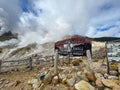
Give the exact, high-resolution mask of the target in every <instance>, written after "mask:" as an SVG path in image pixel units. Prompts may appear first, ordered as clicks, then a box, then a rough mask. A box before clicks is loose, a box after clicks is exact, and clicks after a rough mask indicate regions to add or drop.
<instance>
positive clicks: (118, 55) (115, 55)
mask: <svg viewBox="0 0 120 90" xmlns="http://www.w3.org/2000/svg"><path fill="white" fill-rule="evenodd" d="M106 50H107V58H108V61H109V62H112V61H115V62H120V40H118V41H111V42H107V43H106Z"/></svg>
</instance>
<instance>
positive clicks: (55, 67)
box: [54, 50, 59, 75]
mask: <svg viewBox="0 0 120 90" xmlns="http://www.w3.org/2000/svg"><path fill="white" fill-rule="evenodd" d="M58 59H59V55H58V50H55V60H54V74H55V75H57V74H58Z"/></svg>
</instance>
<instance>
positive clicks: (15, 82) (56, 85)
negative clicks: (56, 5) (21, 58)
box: [0, 42, 120, 90]
mask: <svg viewBox="0 0 120 90" xmlns="http://www.w3.org/2000/svg"><path fill="white" fill-rule="evenodd" d="M48 46H49V44H48V45H46V46H45V47H48ZM93 47H94V48H93V59H92V61H93V70H92V71H91V70H89V67H88V63H87V58H86V57H80V58H71V62H70V63H69V60H68V59H65V58H61V59H60V63H59V67H58V72H59V73H58V74H57V75H54V67H53V64H51V65H50V64H49V63H48V62H46V63H45V66H43V67H40V68H33V70H28V69H24V70H14V71H13V70H12V71H9V72H4V73H0V90H120V77H119V75H120V73H119V70H118V63H115V62H113V63H111V64H110V74H107V63H106V56H105V48H104V43H102V44H101V43H99V42H95V43H93ZM48 50H49V49H48ZM49 52H50V51H49Z"/></svg>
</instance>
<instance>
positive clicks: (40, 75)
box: [38, 73, 46, 80]
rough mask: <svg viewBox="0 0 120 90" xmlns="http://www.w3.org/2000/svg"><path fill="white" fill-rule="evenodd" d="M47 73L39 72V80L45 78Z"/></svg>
mask: <svg viewBox="0 0 120 90" xmlns="http://www.w3.org/2000/svg"><path fill="white" fill-rule="evenodd" d="M45 75H46V73H41V74H38V78H39V80H44V78H45Z"/></svg>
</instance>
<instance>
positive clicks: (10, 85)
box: [6, 82, 15, 87]
mask: <svg viewBox="0 0 120 90" xmlns="http://www.w3.org/2000/svg"><path fill="white" fill-rule="evenodd" d="M14 84H15V82H11V83H9V84H6V86H7V87H12V86H13V85H14Z"/></svg>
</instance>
